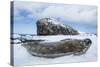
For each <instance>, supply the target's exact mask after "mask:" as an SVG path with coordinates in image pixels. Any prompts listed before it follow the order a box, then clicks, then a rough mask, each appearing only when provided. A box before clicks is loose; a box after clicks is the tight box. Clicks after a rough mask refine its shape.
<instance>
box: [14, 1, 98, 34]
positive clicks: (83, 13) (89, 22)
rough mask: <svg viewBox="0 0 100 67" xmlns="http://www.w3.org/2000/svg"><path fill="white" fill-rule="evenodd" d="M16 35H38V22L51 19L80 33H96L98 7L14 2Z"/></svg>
mask: <svg viewBox="0 0 100 67" xmlns="http://www.w3.org/2000/svg"><path fill="white" fill-rule="evenodd" d="M13 15H14V33H29V34H36V21H37V20H38V19H40V18H44V17H51V18H55V19H57V20H58V21H60V22H62V23H64V24H67V25H70V26H72V27H73V28H75V29H77V30H78V31H80V32H92V33H96V32H97V31H96V29H97V7H96V6H87V5H69V4H66V5H65V4H51V3H36V2H27V1H25V2H24V1H15V2H14V14H13Z"/></svg>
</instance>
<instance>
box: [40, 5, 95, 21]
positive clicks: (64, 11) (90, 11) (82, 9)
mask: <svg viewBox="0 0 100 67" xmlns="http://www.w3.org/2000/svg"><path fill="white" fill-rule="evenodd" d="M40 17H63V18H64V19H66V20H71V21H74V22H94V21H96V20H97V9H96V7H94V6H82V5H66V6H63V5H60V6H59V5H58V6H56V5H54V6H49V7H48V8H47V9H45V11H44V12H42V14H41V15H40Z"/></svg>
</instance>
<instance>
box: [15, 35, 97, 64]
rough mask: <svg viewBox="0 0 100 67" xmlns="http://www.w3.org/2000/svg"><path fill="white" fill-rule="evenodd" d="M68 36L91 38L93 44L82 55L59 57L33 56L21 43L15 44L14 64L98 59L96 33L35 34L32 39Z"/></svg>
mask: <svg viewBox="0 0 100 67" xmlns="http://www.w3.org/2000/svg"><path fill="white" fill-rule="evenodd" d="M66 38H73V39H85V38H90V39H91V40H92V45H91V47H90V48H89V50H88V51H87V52H86V53H85V54H83V55H80V56H74V55H67V56H62V57H58V58H53V59H52V58H43V57H36V56H32V55H31V54H29V53H28V52H27V50H26V49H25V48H24V47H23V46H21V44H14V65H15V66H16V65H34V64H56V63H69V62H84V61H96V60H97V36H96V35H93V34H92V35H89V34H88V35H87V34H86V35H85V34H84V35H83V34H82V35H77V36H66V35H56V36H45V37H44V36H34V37H33V38H32V39H46V42H49V41H50V42H52V41H59V40H62V39H66Z"/></svg>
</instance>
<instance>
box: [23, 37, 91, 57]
mask: <svg viewBox="0 0 100 67" xmlns="http://www.w3.org/2000/svg"><path fill="white" fill-rule="evenodd" d="M91 44H92V41H91V40H90V39H88V38H86V39H82V40H79V39H63V40H60V41H57V42H44V41H35V40H33V41H31V42H30V41H28V40H27V42H25V43H23V44H22V46H23V47H25V48H26V49H27V51H28V52H29V53H30V54H32V55H33V56H38V57H45V58H56V57H60V56H65V55H71V54H73V55H82V54H85V53H86V51H87V50H88V48H89V47H90V46H91Z"/></svg>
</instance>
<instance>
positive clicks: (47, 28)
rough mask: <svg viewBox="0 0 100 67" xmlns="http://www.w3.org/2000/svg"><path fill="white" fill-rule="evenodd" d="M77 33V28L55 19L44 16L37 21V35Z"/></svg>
mask: <svg viewBox="0 0 100 67" xmlns="http://www.w3.org/2000/svg"><path fill="white" fill-rule="evenodd" d="M58 34H63V35H77V34H79V33H78V31H77V30H75V29H73V28H72V27H70V26H68V25H65V24H62V23H60V22H58V21H57V20H55V19H51V18H43V19H40V20H38V21H37V35H58Z"/></svg>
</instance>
